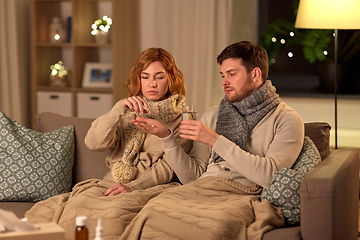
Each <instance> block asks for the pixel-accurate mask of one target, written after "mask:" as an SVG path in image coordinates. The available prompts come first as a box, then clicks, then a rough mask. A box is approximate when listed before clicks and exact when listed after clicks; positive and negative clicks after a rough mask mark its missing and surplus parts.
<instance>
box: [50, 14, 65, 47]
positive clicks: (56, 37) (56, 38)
mask: <svg viewBox="0 0 360 240" xmlns="http://www.w3.org/2000/svg"><path fill="white" fill-rule="evenodd" d="M64 39H65V33H64V29H63V26H62V23H61V20H60V18H59V17H54V18H53V19H52V23H51V24H50V26H49V41H50V42H63V40H64Z"/></svg>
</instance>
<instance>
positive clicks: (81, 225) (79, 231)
mask: <svg viewBox="0 0 360 240" xmlns="http://www.w3.org/2000/svg"><path fill="white" fill-rule="evenodd" d="M86 222H87V218H86V217H85V216H79V217H76V230H75V240H88V239H89V231H88V229H87V227H86Z"/></svg>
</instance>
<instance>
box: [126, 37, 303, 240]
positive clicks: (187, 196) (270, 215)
mask: <svg viewBox="0 0 360 240" xmlns="http://www.w3.org/2000/svg"><path fill="white" fill-rule="evenodd" d="M217 62H218V63H219V64H220V66H221V67H220V74H221V76H222V78H223V80H222V85H223V87H224V91H225V94H226V96H225V97H224V99H223V100H222V101H221V102H220V105H219V106H217V107H213V108H210V109H208V110H207V111H206V112H205V113H204V115H203V117H202V119H201V121H193V120H186V121H182V126H181V127H180V134H181V135H180V136H181V137H182V138H185V139H191V140H194V143H193V148H192V150H191V152H190V154H189V155H187V154H185V153H184V152H183V150H181V148H180V147H179V145H178V143H177V142H176V141H175V139H174V137H173V134H169V131H168V130H166V129H164V128H163V127H162V126H161V125H159V124H158V123H156V122H154V121H153V120H151V119H137V120H138V122H136V121H134V123H135V124H137V125H138V126H140V127H142V128H143V129H144V130H145V131H152V133H153V132H156V133H157V135H158V136H159V137H160V139H161V141H162V143H163V146H164V150H165V153H166V159H167V161H168V162H169V164H170V165H171V167H172V168H173V169H174V171H175V173H176V174H177V176H178V178H179V180H180V181H181V182H182V183H183V184H185V183H188V184H186V185H183V186H180V187H176V188H173V189H170V190H167V191H165V192H163V193H162V194H160V195H159V196H158V197H156V198H154V199H153V200H151V201H150V202H149V203H148V204H147V205H146V206H145V207H144V209H143V210H142V211H141V212H140V213H139V214H138V216H137V217H136V218H135V219H134V221H133V222H132V223H131V224H130V226H129V227H128V228H127V229H126V231H125V233H124V234H123V236H122V237H123V238H124V239H125V238H126V239H127V238H129V239H132V237H134V238H142V237H144V238H146V237H147V236H159V237H165V238H172V236H177V237H178V238H180V239H201V238H204V239H220V238H223V237H225V238H230V239H231V238H240V239H245V238H252V237H254V238H255V239H256V238H259V237H260V238H259V239H261V236H262V234H263V233H264V232H265V231H268V230H270V229H272V228H274V227H278V226H281V225H282V224H284V221H283V217H282V214H281V211H280V210H279V209H276V208H275V207H272V206H271V205H270V204H269V203H268V202H260V201H259V194H260V193H261V189H262V187H265V188H266V187H268V186H269V185H270V182H271V178H272V176H273V174H274V173H276V172H277V171H278V170H279V169H281V168H282V167H288V168H290V167H291V166H292V165H293V163H294V162H295V160H296V159H297V157H298V155H299V153H300V151H301V148H302V145H303V139H304V124H303V121H302V119H301V117H300V116H299V115H298V114H297V113H296V112H295V111H294V110H292V109H291V108H290V107H288V106H287V105H286V104H285V103H284V102H282V101H281V99H280V98H279V96H278V95H277V94H276V89H275V87H273V86H272V84H271V81H269V80H266V79H267V74H268V58H267V53H266V51H265V50H264V49H263V48H262V47H260V46H255V45H253V44H251V43H250V42H246V41H244V42H238V43H234V44H232V45H230V46H228V47H226V48H225V49H224V50H223V51H222V52H221V53H220V55H219V56H218V57H217ZM150 125H153V126H156V127H151V126H150ZM149 126H150V127H149ZM206 165H207V166H206ZM205 168H206V171H205ZM204 171H205V172H204ZM197 178H199V179H198V180H196V181H193V180H195V179H197ZM240 196H241V197H240ZM265 223H266V224H265Z"/></svg>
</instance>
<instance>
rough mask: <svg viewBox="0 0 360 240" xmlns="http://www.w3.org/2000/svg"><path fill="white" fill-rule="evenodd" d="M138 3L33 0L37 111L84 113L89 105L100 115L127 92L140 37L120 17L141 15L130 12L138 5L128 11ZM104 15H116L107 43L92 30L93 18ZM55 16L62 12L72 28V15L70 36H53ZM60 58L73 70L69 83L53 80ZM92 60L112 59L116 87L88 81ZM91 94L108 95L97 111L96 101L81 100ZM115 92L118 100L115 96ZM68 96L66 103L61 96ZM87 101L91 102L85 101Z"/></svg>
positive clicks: (33, 75)
mask: <svg viewBox="0 0 360 240" xmlns="http://www.w3.org/2000/svg"><path fill="white" fill-rule="evenodd" d="M137 4H138V1H137V0H31V95H32V103H31V106H32V111H31V112H32V116H35V114H36V113H39V112H42V111H52V112H55V113H59V114H64V113H66V115H69V116H75V117H83V116H82V114H81V113H83V112H84V109H87V111H88V112H87V113H86V114H85V115H86V117H93V118H95V117H97V116H98V115H99V113H102V112H107V111H108V110H110V109H111V107H112V105H113V104H114V103H115V102H117V101H118V100H120V99H121V98H124V97H126V92H125V90H124V87H123V86H124V83H125V82H126V79H127V76H128V73H129V70H130V67H131V63H132V61H133V60H134V59H135V57H136V56H137V54H138V53H139V49H138V45H137V44H136V41H132V39H133V38H134V34H133V33H135V32H136V31H135V30H134V31H130V32H128V33H127V35H126V36H123V35H121V32H124V31H127V30H128V27H127V26H126V25H125V24H124V23H123V22H120V21H132V19H136V17H137V16H136V14H135V15H129V12H134V10H129V11H128V10H127V8H132V7H136V6H137ZM103 15H107V16H109V17H111V18H112V19H113V25H112V27H111V30H110V33H111V41H110V43H107V44H99V43H96V41H95V37H94V36H92V35H91V34H90V32H91V27H90V26H91V24H92V23H93V22H94V21H95V20H96V19H98V18H100V17H102V16H103ZM54 17H60V18H61V21H62V24H63V27H64V29H65V32H68V29H67V27H68V22H67V21H68V18H69V17H71V24H70V26H71V31H69V32H70V33H71V39H70V41H66V42H64V41H62V42H55V43H54V42H50V40H49V25H50V24H51V22H52V19H53V18H54ZM135 25H136V21H135ZM135 29H136V27H135ZM135 35H136V34H135ZM66 38H67V36H66ZM124 43H125V44H127V45H125V44H124ZM114 53H117V54H114ZM119 54H120V55H121V56H119ZM59 60H61V61H63V62H64V66H65V67H67V68H68V70H69V71H70V77H69V82H68V85H67V86H66V87H54V86H50V71H51V70H50V66H51V65H52V64H55V63H57V62H58V61H59ZM87 62H99V63H112V66H113V69H112V77H113V85H112V87H111V88H99V87H97V88H83V87H82V81H83V71H84V66H85V63H87ZM114 66H115V67H114ZM124 73H126V74H124ZM84 93H86V94H84ZM78 95H81V97H79V96H78ZM86 95H89V97H90V98H92V99H97V100H100V101H101V99H102V98H103V97H106V100H105V101H104V102H103V103H96V104H95V106H96V108H97V109H95V110H94V111H93V112H94V114H92V113H91V111H92V110H91V108H92V104H91V101H78V99H80V98H81V99H83V97H84V96H86ZM92 95H98V96H97V97H96V96H95V97H94V96H92ZM44 96H49V97H50V98H49V99H47V98H46V97H44ZM109 97H111V99H112V101H109ZM64 98H66V100H65V101H64V102H65V103H66V104H65V103H64V105H63V104H62V103H61V102H56V101H60V100H59V99H64ZM83 102H86V103H87V105H81V104H84V103H83ZM61 108H65V109H61ZM98 108H100V109H98ZM34 123H35V119H32V124H34Z"/></svg>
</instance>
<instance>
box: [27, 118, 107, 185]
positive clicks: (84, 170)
mask: <svg viewBox="0 0 360 240" xmlns="http://www.w3.org/2000/svg"><path fill="white" fill-rule="evenodd" d="M35 118H36V119H37V122H36V125H35V127H34V129H35V130H37V131H40V132H49V131H53V130H55V129H58V128H61V127H63V126H67V125H72V126H74V131H75V146H76V148H75V159H74V167H73V184H72V185H75V184H76V183H78V182H80V181H83V180H87V179H91V178H96V179H103V177H104V176H105V174H106V173H107V172H109V167H108V166H107V165H106V163H105V158H106V156H107V155H108V154H109V152H110V150H106V151H104V152H99V151H92V150H90V149H88V148H87V147H86V145H85V143H84V139H85V136H86V134H87V131H88V130H89V128H90V126H91V123H92V122H93V121H94V119H91V118H79V117H64V116H61V115H59V114H55V113H51V112H43V113H39V114H37V115H36V116H35Z"/></svg>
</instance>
